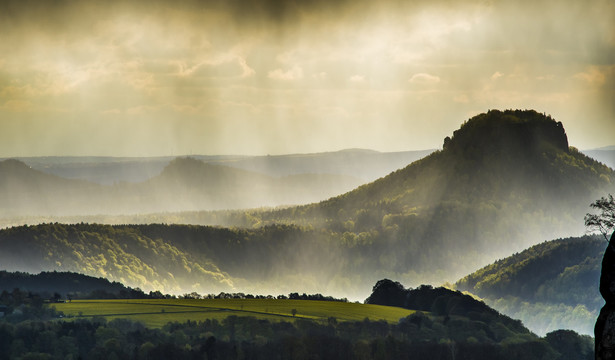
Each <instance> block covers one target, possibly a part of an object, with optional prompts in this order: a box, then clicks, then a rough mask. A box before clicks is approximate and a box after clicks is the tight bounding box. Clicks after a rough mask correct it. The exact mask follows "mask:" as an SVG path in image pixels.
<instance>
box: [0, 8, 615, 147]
mask: <svg viewBox="0 0 615 360" xmlns="http://www.w3.org/2000/svg"><path fill="white" fill-rule="evenodd" d="M507 108H519V109H530V108H532V109H536V110H537V111H539V112H546V113H547V114H551V115H552V116H553V117H554V118H555V119H556V120H559V121H562V122H563V124H564V127H565V128H566V130H567V133H568V137H569V140H570V143H571V145H573V146H576V147H578V148H580V149H588V148H595V147H601V146H606V145H613V144H615V136H614V135H615V1H612V0H603V1H601V0H595V1H594V0H591V1H577V0H574V1H573V0H563V1H547V0H532V1H513V0H505V1H471V0H467V1H444V0H442V1H437V0H436V1H431V0H430V1H427V0H424V1H423V0H416V1H403V0H381V1H372V0H352V1H351V0H347V1H346V0H341V1H327V0H295V1H284V0H213V1H196V0H195V1H189V0H173V1H162V0H158V1H156V0H154V1H144V0H143V1H127V0H123V1H122V0H110V1H95V0H91V1H70V0H54V1H50V0H49V1H45V0H29V1H28V0H14V1H8V0H0V157H6V156H31V155H117V156H124V155H128V156H146V155H179V154H189V153H194V154H268V153H269V154H280V153H296V152H317V151H329V150H339V149H343V148H351V147H360V148H371V149H375V150H380V151H397V150H413V149H427V148H438V147H441V145H442V141H443V139H444V137H445V136H447V135H450V134H451V133H452V132H453V131H454V130H455V129H457V128H458V127H459V126H460V125H461V123H462V122H463V121H465V120H467V119H468V118H469V117H471V116H473V115H476V114H478V113H481V112H485V111H487V110H488V109H502V110H503V109H507Z"/></svg>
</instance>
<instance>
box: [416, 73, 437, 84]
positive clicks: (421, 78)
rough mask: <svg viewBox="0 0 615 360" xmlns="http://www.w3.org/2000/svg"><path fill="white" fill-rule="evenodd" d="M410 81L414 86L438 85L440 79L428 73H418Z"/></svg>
mask: <svg viewBox="0 0 615 360" xmlns="http://www.w3.org/2000/svg"><path fill="white" fill-rule="evenodd" d="M408 81H409V82H411V83H413V84H437V83H439V82H440V77H439V76H435V75H431V74H427V73H418V74H414V75H412V77H411V78H410V80H408Z"/></svg>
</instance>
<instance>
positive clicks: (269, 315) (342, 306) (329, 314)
mask: <svg viewBox="0 0 615 360" xmlns="http://www.w3.org/2000/svg"><path fill="white" fill-rule="evenodd" d="M52 306H53V307H55V308H56V309H57V310H58V311H62V312H63V313H64V315H65V316H68V317H94V316H103V317H105V318H107V319H108V320H111V319H114V318H128V319H132V320H135V321H141V322H143V323H144V324H146V325H147V326H150V327H162V325H164V324H166V323H168V322H174V321H177V322H185V321H187V320H191V321H203V320H206V319H217V320H222V319H225V318H226V317H228V316H232V315H234V316H253V317H256V318H259V319H267V320H273V321H280V320H284V321H292V320H294V319H309V320H316V321H325V322H326V321H328V319H329V318H335V319H336V320H337V321H361V320H363V319H366V318H368V319H369V320H372V321H377V320H384V321H387V322H390V323H396V322H398V321H399V319H401V318H403V317H406V316H408V315H410V314H412V313H414V311H412V310H407V309H402V308H398V307H391V306H380V305H369V304H356V303H345V302H335V301H315V300H309V301H308V300H278V299H203V300H193V299H167V300H157V299H156V300H74V301H72V302H67V303H58V304H52Z"/></svg>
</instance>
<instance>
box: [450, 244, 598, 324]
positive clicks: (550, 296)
mask: <svg viewBox="0 0 615 360" xmlns="http://www.w3.org/2000/svg"><path fill="white" fill-rule="evenodd" d="M606 245H607V243H606V242H605V241H604V239H603V238H602V237H600V236H584V237H580V238H566V239H559V240H553V241H548V242H544V243H541V244H538V245H535V246H532V247H531V248H529V249H526V250H524V251H522V252H520V253H516V254H514V255H512V256H509V257H506V258H503V259H500V260H498V261H496V262H494V263H493V264H490V265H488V266H486V267H484V268H482V269H479V270H477V271H475V272H473V273H472V274H469V275H467V276H465V277H464V278H462V279H460V280H459V281H457V283H456V284H455V286H456V288H457V289H459V290H462V291H469V292H471V293H473V294H476V295H478V296H480V297H481V298H483V299H485V301H486V302H487V303H488V304H489V305H490V306H492V307H494V308H495V309H496V310H499V311H501V312H503V313H505V314H507V315H509V316H511V317H515V318H519V319H521V320H522V321H523V322H524V323H525V324H526V325H527V326H528V327H530V328H531V329H533V330H534V331H536V332H538V333H546V332H548V331H552V330H555V329H558V328H570V329H573V330H575V331H578V332H581V333H585V334H591V333H592V332H593V327H594V324H595V321H596V317H597V316H598V313H599V312H600V308H601V307H602V306H603V305H604V300H603V299H602V297H601V296H600V292H599V290H598V287H599V286H598V285H599V281H600V270H601V264H602V257H603V255H604V250H605V248H606Z"/></svg>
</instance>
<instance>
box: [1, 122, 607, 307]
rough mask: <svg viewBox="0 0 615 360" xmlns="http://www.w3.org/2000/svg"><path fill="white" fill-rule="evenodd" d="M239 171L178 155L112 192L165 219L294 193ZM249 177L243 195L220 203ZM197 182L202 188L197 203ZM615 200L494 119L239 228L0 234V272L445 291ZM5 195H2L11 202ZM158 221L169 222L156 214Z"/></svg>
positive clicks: (37, 229) (549, 134) (58, 227)
mask: <svg viewBox="0 0 615 360" xmlns="http://www.w3.org/2000/svg"><path fill="white" fill-rule="evenodd" d="M3 164H4V165H5V166H6V162H5V163H3ZM9 165H11V166H14V167H16V168H17V170H13V171H15V172H17V171H21V172H27V171H33V170H32V169H28V168H27V166H24V165H23V164H22V163H18V162H15V161H10V162H9ZM214 171H217V172H219V174H221V175H219V176H216V177H214V179H219V178H222V179H223V180H221V181H218V182H216V180H211V179H209V178H208V174H211V173H212V172H214ZM244 171H245V170H237V169H229V168H220V166H219V165H214V164H205V163H204V162H202V161H200V160H197V159H178V160H174V161H172V162H171V163H170V164H169V165H167V167H166V168H165V169H164V170H163V172H162V173H161V174H160V175H159V176H157V177H154V178H151V179H149V180H146V181H143V182H141V183H138V184H126V187H125V188H120V187H113V189H117V190H118V194H119V195H121V199H122V201H124V202H125V203H126V202H128V203H129V204H131V206H134V207H135V208H138V207H139V206H143V205H142V204H144V203H147V202H149V203H152V204H157V205H159V206H163V205H166V207H165V209H167V211H170V210H168V209H174V206H176V204H184V203H188V202H189V201H194V203H195V204H202V203H203V202H210V203H212V204H217V201H220V203H221V204H229V203H231V202H232V201H237V202H239V201H240V200H242V197H243V194H250V193H256V194H257V196H263V198H269V196H273V197H275V196H278V195H281V194H284V193H287V192H286V191H288V192H291V193H292V192H293V190H286V189H293V188H292V186H290V185H285V184H284V183H283V180H281V179H283V178H277V181H280V182H278V183H276V186H275V188H274V189H275V190H276V191H273V192H271V193H266V190H264V189H263V188H262V187H261V186H263V185H262V184H263V183H266V181H265V180H264V179H267V175H263V174H259V175H256V174H254V173H246V172H244ZM38 175H39V177H40V178H44V179H46V181H49V182H50V183H54V184H55V183H56V182H57V183H58V185H56V186H57V189H56V190H55V191H56V192H58V193H60V192H61V191H65V190H64V189H65V188H64V187H63V186H65V185H62V184H66V183H65V182H63V181H66V180H65V179H64V180H63V181H59V180H57V177H50V176H51V175H48V174H44V175H43V174H38ZM246 177H249V179H247V180H249V184H248V185H246V186H250V187H249V189H250V191H247V192H245V193H241V192H238V193H236V194H233V195H234V196H235V198H233V197H228V198H227V199H228V200H221V199H219V198H217V197H216V196H218V194H220V193H222V192H223V189H227V188H232V186H230V185H233V184H237V183H238V182H241V181H246ZM72 181H74V182H71V183H70V184H71V185H70V186H69V188H73V189H74V188H79V189H86V190H84V191H87V192H88V193H89V194H90V198H89V203H90V205H91V206H93V205H92V204H96V203H97V201H101V202H102V201H103V200H100V199H99V198H97V196H99V193H100V194H104V191H102V190H101V189H102V188H103V187H102V186H101V185H95V184H94V185H93V184H92V183H89V182H85V181H77V180H72ZM41 184H42V183H41ZM203 184H207V189H208V190H211V191H210V192H203V193H202V194H205V195H198V194H197V195H194V193H193V190H199V191H203ZM26 185H27V186H30V188H35V187H36V186H43V185H36V184H34V185H33V184H28V183H24V186H26ZM15 186H17V185H15ZM120 189H122V191H124V190H123V189H130V191H127V192H122V191H120ZM151 189H166V191H159V192H152V191H151ZM294 189H295V190H294V191H297V190H296V189H297V188H294ZM614 190H615V173H614V171H613V170H612V169H611V168H609V167H607V166H605V165H604V164H602V163H600V162H598V161H595V160H594V159H591V158H590V157H588V156H586V155H584V154H582V153H581V152H579V151H578V150H576V149H575V148H573V147H570V146H569V144H568V140H567V136H566V133H565V130H564V128H563V125H562V124H561V123H559V122H557V121H555V120H553V119H552V118H550V117H548V116H545V115H543V114H540V113H537V112H535V111H519V110H516V111H514V110H508V111H496V110H493V111H489V112H488V113H483V114H479V115H477V116H475V117H473V118H471V119H469V120H467V121H466V122H464V123H463V124H462V126H461V127H460V128H459V129H458V130H457V131H455V132H454V133H453V134H452V136H450V137H447V138H446V139H444V144H443V149H442V150H439V151H435V152H433V153H431V154H430V155H428V156H426V157H424V158H422V159H420V160H418V161H415V162H413V163H412V164H410V165H408V166H406V167H404V168H402V169H399V170H397V171H395V172H393V173H391V174H389V175H387V176H385V177H383V178H380V179H378V180H376V181H374V182H371V183H369V184H365V185H361V186H359V187H358V188H356V189H354V190H352V191H349V192H347V193H344V194H342V195H339V196H335V197H333V198H330V199H328V200H324V201H321V202H318V203H313V204H309V205H302V206H293V207H286V208H281V209H271V210H266V209H265V210H243V211H242V210H238V211H233V212H225V213H220V214H222V215H220V216H221V217H225V224H229V225H233V224H234V225H237V226H241V227H228V228H222V227H208V226H189V225H161V224H159V225H156V224H150V225H125V226H109V225H96V224H74V225H68V224H44V225H38V226H22V227H14V228H11V229H5V230H2V231H0V249H1V250H2V251H1V252H0V263H1V264H3V266H5V267H6V268H7V269H8V270H19V271H29V272H39V271H43V270H58V271H76V272H80V273H84V274H89V275H93V276H103V277H106V278H109V279H110V280H113V281H121V282H123V283H125V284H127V285H128V286H132V287H135V286H138V287H141V288H142V289H144V290H146V291H148V290H162V291H164V292H176V293H177V292H190V291H198V292H201V293H210V292H217V291H237V290H238V289H240V290H241V291H246V292H254V293H289V292H292V291H301V292H306V291H307V292H314V293H315V292H321V293H328V294H332V295H334V296H341V297H349V298H364V295H365V294H366V293H367V292H368V291H369V284H373V283H375V282H376V281H377V280H379V279H382V278H385V277H386V278H394V279H397V280H399V281H401V282H402V283H404V284H407V285H410V286H416V285H418V284H421V283H426V282H431V283H443V282H445V281H450V282H454V281H455V280H457V279H459V278H462V277H463V276H465V275H467V274H469V273H472V272H473V271H475V270H476V269H479V268H482V267H484V266H486V265H488V264H489V263H491V262H493V261H494V260H495V259H501V258H504V257H506V256H509V255H510V254H511V253H515V252H519V251H523V250H524V249H526V248H527V247H529V246H532V245H535V244H538V243H541V242H543V241H545V240H548V239H554V238H558V237H562V238H563V237H569V236H571V235H579V234H582V233H583V232H584V226H583V217H584V215H585V213H587V212H588V211H589V204H590V203H591V202H593V201H594V200H595V199H597V198H599V197H600V196H604V195H605V194H606V193H608V192H614ZM41 191H43V190H41ZM16 193H19V192H16ZM43 193H44V192H43ZM152 193H154V194H155V196H153V197H150V195H149V194H152ZM10 195H11V194H10V193H9V194H4V195H3V196H5V198H6V199H13V200H12V201H18V200H14V198H11V197H10ZM199 196H200V197H199ZM246 196H248V195H246ZM61 199H62V196H60V195H58V197H57V198H53V200H57V201H58V203H57V206H58V207H60V205H66V204H69V202H64V203H61ZM115 199H117V198H115ZM35 200H36V199H32V201H35ZM47 201H49V200H47ZM224 201H229V202H224ZM86 203H87V202H86ZM40 204H48V203H43V202H41V203H39V205H37V206H41V205H40ZM51 204H53V205H56V203H55V202H52V203H51ZM111 205H113V200H111ZM111 205H109V206H111ZM238 206H239V204H238ZM25 210H27V209H25ZM25 210H24V213H27V211H25ZM161 211H162V210H161ZM89 213H92V212H91V209H90V212H89ZM196 213H197V214H198V211H197V212H196ZM168 216H169V218H171V217H173V216H179V217H181V216H182V215H181V214H179V215H177V214H168ZM158 219H159V221H158V222H166V221H165V216H161V217H159V218H158ZM468 290H470V291H471V290H472V289H471V288H468ZM479 295H480V294H479Z"/></svg>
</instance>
